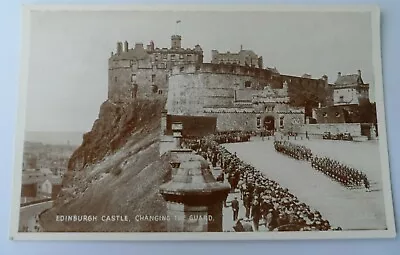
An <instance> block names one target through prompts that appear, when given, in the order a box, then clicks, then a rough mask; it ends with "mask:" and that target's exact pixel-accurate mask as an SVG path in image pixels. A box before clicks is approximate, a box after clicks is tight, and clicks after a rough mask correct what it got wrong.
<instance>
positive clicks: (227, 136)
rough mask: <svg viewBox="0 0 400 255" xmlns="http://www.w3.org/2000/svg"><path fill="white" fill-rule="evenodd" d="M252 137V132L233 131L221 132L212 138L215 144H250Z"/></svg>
mask: <svg viewBox="0 0 400 255" xmlns="http://www.w3.org/2000/svg"><path fill="white" fill-rule="evenodd" d="M251 136H252V132H243V131H232V132H219V133H216V134H213V135H212V136H211V137H210V138H211V139H213V140H214V141H215V142H217V143H219V144H221V143H240V142H248V141H250V138H251Z"/></svg>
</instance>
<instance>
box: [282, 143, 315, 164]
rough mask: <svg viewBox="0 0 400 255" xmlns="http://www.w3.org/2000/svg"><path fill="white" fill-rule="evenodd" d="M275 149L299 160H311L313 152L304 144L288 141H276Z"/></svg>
mask: <svg viewBox="0 0 400 255" xmlns="http://www.w3.org/2000/svg"><path fill="white" fill-rule="evenodd" d="M274 146H275V150H276V151H278V152H280V153H283V154H286V155H288V156H290V157H292V158H295V159H299V160H307V161H308V160H311V158H312V152H311V150H310V149H309V148H307V147H305V146H303V145H297V144H294V143H291V142H288V141H275V142H274Z"/></svg>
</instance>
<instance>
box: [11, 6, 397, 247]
mask: <svg viewBox="0 0 400 255" xmlns="http://www.w3.org/2000/svg"><path fill="white" fill-rule="evenodd" d="M22 11H23V13H22V14H23V15H22V16H23V22H22V25H23V26H22V28H23V30H22V41H21V46H22V49H21V57H20V60H21V62H20V63H21V71H20V75H21V76H20V86H19V98H18V100H19V101H18V102H19V104H18V116H17V129H16V137H15V147H14V150H15V151H14V168H13V170H14V175H13V193H12V203H13V204H12V207H11V220H10V239H11V240H71V241H82V240H110V241H113V240H115V241H117V240H125V241H129V240H131V241H133V240H138V241H139V240H140V241H144V240H153V241H154V240H199V241H200V240H289V239H291V240H299V239H359V238H362V239H365V238H394V237H395V236H396V229H395V219H394V212H393V202H392V192H391V184H390V183H391V182H390V170H389V153H388V147H387V146H388V145H387V133H386V132H387V130H386V120H385V119H386V118H385V105H384V91H383V79H382V63H381V40H380V9H379V7H378V6H376V5H267V4H255V5H242V4H232V5H221V4H218V5H172V4H171V5H57V4H54V5H25V6H23V10H22ZM32 11H241V12H243V11H264V12H277V11H279V12H285V11H288V12H370V13H371V15H372V16H371V17H372V19H371V26H372V28H371V29H372V33H373V36H372V37H373V38H372V43H373V66H374V78H375V83H374V84H375V86H374V89H375V93H376V95H375V101H376V108H377V118H378V130H379V136H380V137H379V143H380V144H379V146H380V157H381V165H382V186H383V187H382V189H383V192H384V201H385V216H386V224H387V230H365V231H363V230H360V231H358V230H352V231H327V232H325V231H324V232H310V231H306V232H262V233H260V232H252V233H238V232H221V233H210V232H207V233H189V232H183V233H171V232H166V233H139V232H138V233H115V232H114V233H113V232H107V233H76V232H73V233H72V232H65V233H64V232H63V233H53V232H39V233H21V232H18V225H19V208H20V190H21V175H22V168H21V167H20V166H21V165H22V156H23V144H24V130H25V115H26V98H27V86H28V70H29V56H30V54H29V48H30V47H29V44H30V29H29V28H30V14H31V12H32Z"/></svg>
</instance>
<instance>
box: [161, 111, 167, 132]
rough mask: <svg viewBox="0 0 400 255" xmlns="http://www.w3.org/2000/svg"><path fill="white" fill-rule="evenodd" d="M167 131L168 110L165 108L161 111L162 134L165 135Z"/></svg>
mask: <svg viewBox="0 0 400 255" xmlns="http://www.w3.org/2000/svg"><path fill="white" fill-rule="evenodd" d="M166 133H167V110H166V109H164V110H162V111H161V135H165V134H166Z"/></svg>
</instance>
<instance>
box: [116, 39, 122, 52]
mask: <svg viewBox="0 0 400 255" xmlns="http://www.w3.org/2000/svg"><path fill="white" fill-rule="evenodd" d="M121 53H122V42H117V55H119V54H121Z"/></svg>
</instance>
